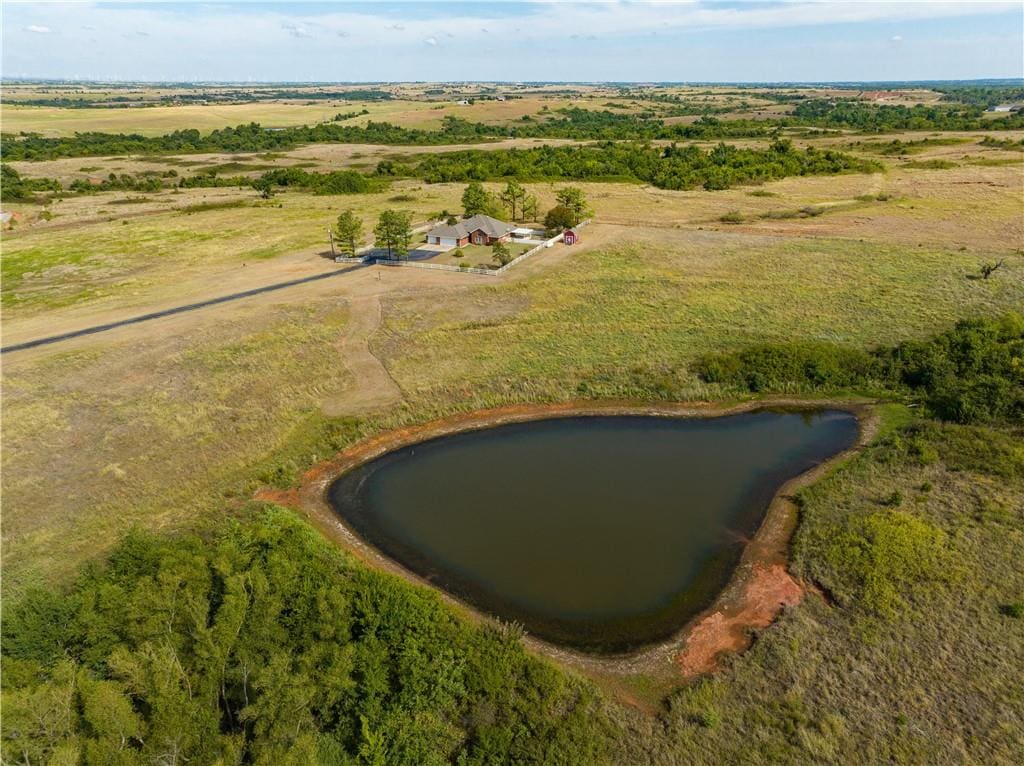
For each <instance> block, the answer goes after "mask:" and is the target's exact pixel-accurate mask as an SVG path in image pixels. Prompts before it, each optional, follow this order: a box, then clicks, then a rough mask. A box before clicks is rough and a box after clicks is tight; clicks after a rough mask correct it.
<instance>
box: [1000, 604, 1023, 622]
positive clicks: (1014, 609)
mask: <svg viewBox="0 0 1024 766" xmlns="http://www.w3.org/2000/svg"><path fill="white" fill-rule="evenodd" d="M999 611H1000V612H1002V613H1003V614H1004V615H1006V616H1007V617H1012V618H1013V619H1015V620H1019V619H1020V618H1021V617H1024V602H1021V601H1015V602H1014V603H1012V604H1003V605H1002V606H1001V607H999Z"/></svg>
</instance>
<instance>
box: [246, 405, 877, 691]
mask: <svg viewBox="0 0 1024 766" xmlns="http://www.w3.org/2000/svg"><path fill="white" fill-rule="evenodd" d="M741 413H746V414H742V415H741ZM728 416H733V417H728ZM851 416H852V417H851ZM534 421H545V422H541V423H536V424H535V425H532V426H525V425H512V424H525V423H532V422H534ZM876 428H877V418H876V417H875V416H874V415H873V414H872V412H871V409H870V407H869V405H868V403H866V402H863V401H849V400H845V401H824V402H823V401H813V402H807V401H800V400H780V399H775V400H762V401H756V402H748V403H745V404H742V405H737V406H731V407H722V406H714V405H709V404H696V405H695V404H664V403H661V404H653V405H652V404H638V403H632V402H602V403H594V402H586V403H577V402H570V403H565V404H560V405H541V406H515V407H503V408H496V409H491V410H482V411H476V412H471V413H463V414H459V415H455V416H452V417H449V418H444V419H441V420H436V421H431V422H428V423H423V424H419V425H416V426H411V427H407V428H402V429H398V430H395V431H390V432H387V433H382V434H380V435H378V436H375V437H372V438H370V439H366V440H364V441H362V442H360V443H358V444H356V445H353V447H351V448H349V449H347V450H345V451H343V452H341V453H339V454H338V455H337V456H335V457H334V458H333V459H331V460H329V461H325V462H324V463H321V464H319V465H317V466H314V467H313V468H312V469H311V470H310V471H308V472H307V473H306V475H305V476H304V477H303V481H302V484H301V485H300V486H299V487H298V488H296V489H294V490H289V491H285V492H277V491H270V490H265V491H262V492H260V493H258V495H257V497H258V498H259V499H262V500H266V501H272V502H276V503H278V504H282V505H286V506H288V507H291V508H293V509H295V510H297V511H300V512H302V513H304V514H305V515H306V516H307V517H308V518H310V520H311V521H312V522H313V523H314V524H316V526H317V527H318V528H319V529H321V530H322V531H323V532H324V533H325V534H326V535H328V536H329V537H330V538H331V539H333V540H336V541H338V542H340V543H342V544H344V545H345V547H346V548H348V549H349V550H351V551H352V552H354V553H355V554H356V555H358V556H359V557H360V558H361V559H363V560H364V561H365V562H367V563H368V564H370V565H371V566H375V567H378V568H380V569H384V570H386V571H390V572H393V573H396V574H398V575H400V576H403V577H406V578H407V579H409V580H411V581H413V582H417V583H421V584H433V585H440V586H442V587H441V588H440V589H439V590H440V592H441V594H442V596H443V597H444V598H445V599H446V600H447V601H448V602H449V603H451V604H453V605H456V606H457V607H458V608H460V609H461V610H463V611H464V612H466V613H467V614H469V615H471V616H474V617H478V618H482V619H489V618H488V617H486V615H489V614H496V615H499V616H500V617H501V618H502V619H505V620H515V621H517V622H520V623H522V624H524V625H525V626H526V628H527V632H528V635H527V638H526V639H525V640H526V641H527V643H528V644H529V645H530V646H532V647H533V648H535V649H536V650H538V651H539V652H541V653H543V654H545V655H548V656H551V657H554V658H556V659H558V660H560V661H562V662H564V663H565V664H568V665H570V666H573V667H576V668H579V669H581V670H584V671H586V672H588V673H591V674H594V675H595V676H604V677H608V676H609V675H613V676H629V675H634V674H645V675H657V676H659V677H663V678H664V677H666V676H674V677H676V678H680V677H682V678H686V677H692V676H695V675H698V674H701V673H706V672H711V671H713V670H715V669H716V667H717V665H718V662H719V659H720V657H721V656H722V654H723V653H724V652H728V651H736V650H740V649H742V648H744V647H745V646H746V645H747V643H748V642H749V640H750V639H749V636H750V631H751V629H760V628H764V627H767V626H768V625H770V624H771V622H772V621H773V620H774V619H775V618H776V616H777V615H778V613H779V612H780V611H781V610H782V609H783V608H785V607H787V606H792V605H795V604H797V603H799V602H800V600H801V598H802V597H803V594H804V587H803V586H802V585H801V584H800V583H798V582H797V581H796V580H794V579H793V578H792V577H791V576H790V575H789V573H788V572H787V569H786V560H787V548H788V543H789V539H790V537H791V535H792V532H793V529H794V527H795V523H796V509H795V506H794V505H793V503H792V501H791V500H790V497H791V496H792V493H793V492H794V491H795V490H796V489H798V488H799V487H800V486H804V485H806V484H809V483H812V482H814V481H816V480H817V479H819V478H820V477H821V476H822V475H824V473H825V472H827V471H829V470H831V468H832V467H833V466H834V465H836V464H837V463H838V462H839V461H842V460H844V459H846V458H847V457H849V456H850V454H852V453H853V452H854V451H855V450H857V449H858V448H860V447H861V446H863V445H864V444H866V443H867V442H868V441H870V440H871V438H872V437H873V435H874V432H875V430H876ZM808 434H810V435H808ZM751 444H756V445H757V446H756V448H755V447H750V446H749V445H751ZM840 450H841V451H840ZM837 453H838V454H837ZM474 460H475V461H476V462H474ZM611 461H615V462H614V463H613V462H611ZM552 465H554V467H552ZM620 465H621V466H622V468H623V473H622V475H621V476H616V475H615V474H616V470H615V469H616V468H618V467H619V466H620ZM446 468H449V469H451V468H454V469H455V470H445V469H446ZM463 468H464V469H465V470H462V469H463ZM730 471H733V473H730ZM716 472H717V474H719V475H717V476H715V475H713V474H715V473H716ZM734 474H735V475H734ZM338 477H343V478H341V479H339V478H338ZM563 478H564V481H563ZM620 479H621V481H620ZM531 481H532V482H533V484H532V485H531ZM673 482H675V483H673ZM531 492H532V493H533V494H531ZM588 493H589V494H588ZM332 500H333V501H334V504H333V505H332ZM634 501H635V502H634ZM545 504H546V507H544V508H540V509H536V508H535V507H536V506H544V505H545ZM712 506H714V507H717V508H721V509H724V511H721V512H720V511H714V513H720V515H721V518H719V516H714V515H711V513H712V512H711V511H709V510H708V508H710V507H712ZM516 525H519V526H516ZM673 525H675V526H673ZM686 525H689V526H686ZM473 535H477V538H474V537H473ZM371 542H372V544H371ZM700 545H704V546H705V547H704V548H701V547H700ZM559 546H561V547H559ZM695 546H696V547H695ZM709 546H711V547H709ZM714 546H718V547H714ZM481 548H483V549H485V554H482V553H481ZM382 551H383V552H382ZM588 557H589V558H588ZM517 567H518V568H517ZM698 570H700V571H699V572H698ZM705 571H706V572H709V573H710V579H708V577H707V576H706V575H705ZM673 577H675V578H681V579H679V580H678V583H677V581H673V580H671V578H673ZM673 588H675V590H672V589H673ZM631 631H634V632H631Z"/></svg>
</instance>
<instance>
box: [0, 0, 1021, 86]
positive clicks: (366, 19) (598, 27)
mask: <svg viewBox="0 0 1024 766" xmlns="http://www.w3.org/2000/svg"><path fill="white" fill-rule="evenodd" d="M2 16H3V57H2V70H0V71H2V74H3V76H4V77H5V78H19V79H41V80H67V81H76V82H84V81H97V82H147V83H148V82H160V83H167V82H189V83H202V82H211V83H250V82H255V83H280V82H288V83H330V82H348V83H381V82H392V83H394V82H467V81H473V82H546V83H610V82H620V83H644V82H651V83H699V84H738V83H765V84H778V83H825V84H828V83H843V82H847V83H849V82H928V81H959V80H979V79H1008V78H1018V77H1024V5H1022V4H1021V3H1020V2H1018V0H994V1H992V2H940V1H936V2H912V1H910V0H897V1H894V2H888V1H880V2H851V1H850V0H833V1H831V2H814V1H813V0H793V1H791V2H786V1H779V0H773V1H772V2H767V1H759V0H746V1H744V0H694V1H693V2H685V3H683V2H662V3H658V4H653V3H648V2H589V3H574V2H489V3H484V2H477V3H467V2H454V1H449V0H429V1H427V0H425V1H422V2H408V1H403V0H399V1H398V2H393V3H386V4H383V3H377V4H371V3H367V2H338V3H330V2H317V3H303V2H300V3H285V2H255V3H234V4H232V3H202V2H188V1H185V2H155V3H149V2H136V3H120V2H96V3H87V4H86V3H67V2H53V3H51V2H18V1H16V0H8V2H5V3H3V5H2ZM468 73H471V74H472V75H473V77H472V78H469V77H466V75H467V74H468Z"/></svg>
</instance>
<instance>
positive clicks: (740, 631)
mask: <svg viewBox="0 0 1024 766" xmlns="http://www.w3.org/2000/svg"><path fill="white" fill-rule="evenodd" d="M803 595H804V589H803V588H802V587H801V586H800V584H799V583H798V582H797V581H796V580H794V579H793V578H792V577H790V575H789V572H787V571H786V567H785V566H783V565H782V564H772V565H770V566H763V565H760V564H756V565H755V566H754V571H753V573H752V574H751V576H750V579H749V580H748V582H747V583H746V587H745V588H744V589H743V593H742V594H741V595H740V597H739V598H738V599H736V601H734V602H732V603H729V604H728V605H727V606H725V608H723V609H721V610H719V611H716V612H712V613H711V614H709V615H707V616H706V617H704V618H703V619H702V620H701V621H700V622H698V623H697V624H696V625H694V626H693V628H692V630H691V631H690V634H689V636H688V637H687V639H686V643H685V645H684V646H683V650H682V651H681V652H680V653H679V654H678V655H677V657H676V662H678V663H679V667H680V669H681V670H682V673H683V675H684V676H687V677H690V676H695V675H700V674H701V673H710V672H712V671H714V670H716V669H717V668H718V657H719V655H721V654H722V653H723V652H734V651H738V650H740V649H745V648H746V647H747V645H749V643H750V640H751V639H750V635H749V633H748V629H750V628H766V627H768V626H769V625H771V624H772V622H773V621H774V620H775V618H776V617H777V616H778V614H779V612H781V611H782V609H783V607H787V606H794V605H796V604H799V603H800V601H801V600H802V599H803Z"/></svg>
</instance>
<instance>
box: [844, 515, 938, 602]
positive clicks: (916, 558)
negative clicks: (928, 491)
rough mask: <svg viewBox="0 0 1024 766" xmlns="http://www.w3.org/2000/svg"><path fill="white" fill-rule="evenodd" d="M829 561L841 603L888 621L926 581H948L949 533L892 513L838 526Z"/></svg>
mask: <svg viewBox="0 0 1024 766" xmlns="http://www.w3.org/2000/svg"><path fill="white" fill-rule="evenodd" d="M829 537H831V539H832V540H833V542H832V544H831V545H830V546H829V547H828V548H827V549H826V551H825V560H826V563H827V564H828V565H829V568H830V570H831V571H832V572H833V573H834V576H835V577H836V578H837V580H838V582H836V583H827V585H830V586H831V587H830V589H831V590H832V592H833V594H835V595H836V597H837V598H839V599H840V601H844V602H850V603H853V604H856V605H858V606H860V607H862V608H864V609H866V610H868V611H870V612H873V613H875V614H877V615H880V616H883V617H891V616H893V615H895V613H896V612H897V611H898V610H899V608H900V606H901V604H902V602H903V598H904V594H906V593H907V592H908V591H909V590H910V589H911V588H912V587H913V586H914V585H915V584H917V583H919V582H922V581H925V580H943V579H945V578H946V577H947V576H948V568H947V566H946V564H947V562H946V559H947V554H946V533H945V532H943V531H942V530H941V529H938V528H937V527H934V526H932V525H931V524H929V523H928V522H926V521H924V520H922V519H920V518H918V517H916V516H913V515H911V514H910V513H908V512H906V511H898V510H888V511H880V512H877V513H873V514H871V515H869V516H866V517H862V518H859V519H854V520H851V523H849V524H846V525H842V526H840V525H837V526H836V527H835V529H834V530H832V532H831V533H830V535H829Z"/></svg>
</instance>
